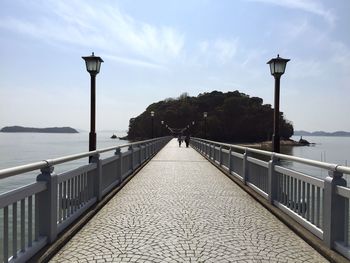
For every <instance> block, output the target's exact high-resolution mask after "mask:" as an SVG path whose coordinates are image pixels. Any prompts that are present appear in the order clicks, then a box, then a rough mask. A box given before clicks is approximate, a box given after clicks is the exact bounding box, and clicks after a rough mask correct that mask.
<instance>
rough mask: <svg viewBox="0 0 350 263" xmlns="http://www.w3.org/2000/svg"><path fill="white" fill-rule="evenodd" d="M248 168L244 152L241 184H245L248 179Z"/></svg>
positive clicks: (246, 154) (246, 153) (246, 155)
mask: <svg viewBox="0 0 350 263" xmlns="http://www.w3.org/2000/svg"><path fill="white" fill-rule="evenodd" d="M248 173H249V166H248V151H247V150H245V151H244V154H243V174H242V178H243V183H244V184H246V183H247V181H248V178H249V174H248Z"/></svg>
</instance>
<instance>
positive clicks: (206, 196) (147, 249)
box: [51, 140, 327, 262]
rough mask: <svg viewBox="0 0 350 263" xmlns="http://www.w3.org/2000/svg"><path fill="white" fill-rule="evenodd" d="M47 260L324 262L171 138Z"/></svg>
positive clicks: (210, 166)
mask: <svg viewBox="0 0 350 263" xmlns="http://www.w3.org/2000/svg"><path fill="white" fill-rule="evenodd" d="M51 262H327V261H326V260H325V259H324V258H323V257H322V256H320V255H319V254H318V253H317V252H316V251H315V250H314V249H313V248H311V247H310V246H309V245H308V244H306V243H305V242H304V241H303V240H302V239H300V238H299V237H298V236H296V235H295V234H294V233H293V232H292V231H291V230H289V229H288V228H287V227H286V226H285V225H284V224H282V223H281V222H280V221H278V220H277V219H276V218H275V217H274V216H273V215H271V214H270V213H269V212H268V211H267V210H265V209H264V208H263V207H262V206H261V205H260V204H259V203H257V202H256V201H255V200H254V199H252V198H251V197H250V196H249V195H248V194H247V193H245V192H244V191H242V190H241V189H240V188H239V187H238V186H236V185H235V184H234V183H233V182H232V181H231V180H230V179H228V178H227V177H226V176H225V175H223V174H222V173H221V172H220V171H219V170H217V168H215V167H214V166H213V165H211V164H210V163H209V162H208V161H206V160H205V159H204V158H203V157H202V156H200V155H199V154H198V153H197V152H195V151H194V150H193V149H192V148H185V147H181V148H179V147H178V145H177V142H176V140H172V141H171V142H170V143H169V144H168V145H167V146H166V147H165V148H164V149H163V150H162V151H161V152H160V153H158V154H157V155H156V156H155V158H153V160H152V161H151V162H150V163H148V164H147V165H146V166H145V167H144V168H143V169H142V170H141V171H140V172H139V173H138V174H137V175H136V176H135V177H134V178H133V179H132V180H131V181H130V182H129V183H128V184H127V185H126V186H125V187H124V188H123V189H122V190H121V191H120V192H119V193H118V194H117V195H116V196H115V197H114V198H113V199H112V200H111V201H110V202H109V203H108V204H107V205H106V206H105V207H104V208H103V209H102V210H101V211H100V212H99V213H98V214H97V215H96V216H95V217H94V218H93V219H92V220H91V221H90V222H89V223H88V224H87V225H86V226H84V228H83V229H82V230H81V231H80V232H79V233H78V234H77V235H76V236H75V237H74V238H73V239H72V240H71V241H69V242H68V243H67V244H66V245H65V247H63V249H62V250H61V251H60V252H59V253H58V254H57V255H56V256H55V257H54V258H53V259H52V261H51Z"/></svg>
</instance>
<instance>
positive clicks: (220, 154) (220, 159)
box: [219, 145, 222, 166]
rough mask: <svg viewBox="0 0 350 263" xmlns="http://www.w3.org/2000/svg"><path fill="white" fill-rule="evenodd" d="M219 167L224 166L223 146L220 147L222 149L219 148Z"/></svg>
mask: <svg viewBox="0 0 350 263" xmlns="http://www.w3.org/2000/svg"><path fill="white" fill-rule="evenodd" d="M219 165H220V166H221V165H222V146H221V145H220V148H219Z"/></svg>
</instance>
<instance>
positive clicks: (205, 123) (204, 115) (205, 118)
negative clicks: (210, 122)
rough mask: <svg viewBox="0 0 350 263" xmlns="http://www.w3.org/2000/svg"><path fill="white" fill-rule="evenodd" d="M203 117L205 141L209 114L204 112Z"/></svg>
mask: <svg viewBox="0 0 350 263" xmlns="http://www.w3.org/2000/svg"><path fill="white" fill-rule="evenodd" d="M203 117H204V139H206V138H207V117H208V112H206V111H205V112H203Z"/></svg>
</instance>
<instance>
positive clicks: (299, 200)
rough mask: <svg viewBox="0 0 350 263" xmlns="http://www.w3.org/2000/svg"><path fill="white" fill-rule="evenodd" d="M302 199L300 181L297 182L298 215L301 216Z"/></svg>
mask: <svg viewBox="0 0 350 263" xmlns="http://www.w3.org/2000/svg"><path fill="white" fill-rule="evenodd" d="M302 205H303V202H302V199H301V181H300V180H298V214H299V215H301V214H302Z"/></svg>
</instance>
